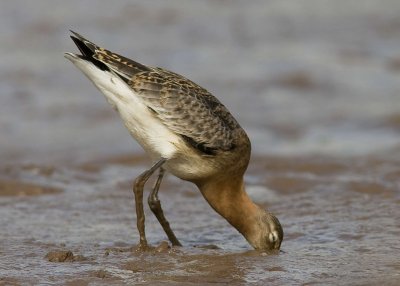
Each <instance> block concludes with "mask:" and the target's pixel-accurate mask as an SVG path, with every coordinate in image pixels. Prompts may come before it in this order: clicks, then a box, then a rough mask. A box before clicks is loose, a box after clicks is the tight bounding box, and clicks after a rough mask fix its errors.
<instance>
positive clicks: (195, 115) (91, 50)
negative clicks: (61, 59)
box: [73, 33, 242, 155]
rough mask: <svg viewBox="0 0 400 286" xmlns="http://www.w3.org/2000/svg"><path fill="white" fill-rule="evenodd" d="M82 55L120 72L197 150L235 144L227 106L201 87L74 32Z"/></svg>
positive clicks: (222, 148) (236, 129) (207, 151)
mask: <svg viewBox="0 0 400 286" xmlns="http://www.w3.org/2000/svg"><path fill="white" fill-rule="evenodd" d="M74 36H75V38H74V37H73V39H74V41H75V43H76V44H77V46H78V48H79V49H80V50H81V52H82V54H83V55H84V56H85V57H91V58H92V59H93V60H94V61H95V64H97V65H98V66H99V67H103V66H102V65H104V66H106V67H107V68H108V69H110V70H111V71H112V72H114V73H115V74H117V75H118V76H120V77H121V78H122V79H123V80H124V81H125V82H126V83H127V84H128V85H129V86H130V87H131V88H132V89H133V90H134V91H135V93H136V94H137V95H138V96H139V97H141V99H142V100H143V102H144V103H145V104H146V105H147V106H148V108H149V109H150V110H151V111H152V112H153V113H154V114H155V116H157V117H158V118H159V119H160V120H161V122H162V123H163V124H164V125H165V126H167V127H168V128H169V129H170V130H171V131H173V132H175V133H176V134H179V135H180V136H182V137H183V138H184V139H185V140H186V142H187V143H189V144H190V145H192V146H193V147H195V148H196V149H198V150H199V151H201V152H203V153H205V154H208V155H213V154H215V153H216V152H218V151H228V150H231V149H233V148H234V147H235V142H234V138H235V135H236V133H237V132H240V130H242V129H241V127H240V126H239V124H238V123H237V121H236V120H235V119H234V118H233V116H232V115H231V114H230V113H229V111H228V110H227V108H226V107H225V106H224V105H223V104H222V103H221V102H220V101H219V100H218V99H216V98H215V97H214V96H213V95H212V94H211V93H209V92H208V91H207V90H205V89H204V88H202V87H200V86H199V85H197V84H195V83H194V82H192V81H191V80H189V79H187V78H185V77H183V76H181V75H179V74H176V73H174V72H171V71H168V70H165V69H162V68H152V67H148V66H145V65H142V64H140V63H137V62H135V61H133V60H130V59H128V58H125V57H123V56H120V55H118V54H115V53H113V52H110V51H108V50H105V49H103V48H100V47H98V46H96V45H95V44H93V43H92V42H90V41H88V40H86V39H85V38H83V37H82V36H80V35H79V34H77V33H74Z"/></svg>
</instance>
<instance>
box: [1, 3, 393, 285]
mask: <svg viewBox="0 0 400 286" xmlns="http://www.w3.org/2000/svg"><path fill="white" fill-rule="evenodd" d="M49 7H51V9H50V8H49ZM86 7H91V9H86ZM399 15H400V2H399V1H398V0H381V1H375V0H364V1H362V5H361V4H360V1H358V0H337V1H321V0H296V1H261V0H255V1H251V2H250V1H249V2H248V3H247V4H246V5H243V4H242V3H241V2H240V1H214V0H209V1H191V2H188V1H186V2H182V1H180V0H171V1H161V0H160V1H158V0H154V1H140V2H139V1H134V2H132V1H130V0H121V1H118V2H116V1H114V2H112V1H108V2H107V1H102V2H101V5H99V2H98V1H95V0H87V1H84V2H82V1H76V0H73V1H61V0H37V1H24V0H14V1H2V2H1V4H0V38H1V44H0V53H1V54H2V55H5V56H4V57H2V61H1V64H0V285H32V284H34V285H37V284H41V285H43V284H46V285H125V284H136V285H190V284H193V285H195V284H199V285H207V284H213V285H215V284H217V285H313V284H315V285H338V284H340V285H377V284H378V285H398V281H399V280H400V259H399V255H398V253H399V250H400V243H399V236H400V228H399V221H400V211H399V209H400V208H399V207H400V100H399V94H400V80H399V76H400V49H399V47H400V22H399ZM69 29H72V30H76V31H77V32H79V33H81V34H82V35H84V36H86V37H88V38H89V39H91V40H93V41H95V42H96V43H98V44H100V45H103V46H105V47H106V48H109V49H112V50H113V51H115V52H118V53H121V54H123V55H126V56H128V57H130V58H132V59H135V60H138V61H140V62H143V63H145V64H148V65H153V66H161V67H164V68H167V69H171V70H173V71H175V72H178V73H181V74H184V75H186V76H187V77H189V78H190V79H192V80H194V81H195V82H197V83H199V84H201V85H202V86H204V87H205V88H207V89H208V90H210V91H211V92H212V93H213V94H214V95H216V96H217V97H218V98H219V99H220V100H221V101H222V102H223V103H224V104H225V105H226V106H227V107H228V108H229V109H230V110H231V111H232V113H233V114H234V116H235V117H236V118H237V119H238V121H239V122H240V124H241V125H242V126H243V127H244V129H245V130H246V131H247V132H248V135H249V137H250V139H251V141H252V161H251V163H250V166H249V169H248V172H247V174H246V177H245V180H246V183H247V186H248V188H247V191H248V192H249V194H250V195H251V196H252V197H253V198H254V200H255V201H256V202H258V203H259V204H261V205H263V206H264V207H266V208H268V209H270V210H271V211H272V212H274V213H276V214H277V216H278V217H279V219H280V221H281V223H282V225H283V228H284V232H285V238H284V242H283V244H282V251H281V252H280V253H279V254H267V255H266V254H262V253H258V252H255V251H252V250H251V248H250V247H249V245H248V244H247V242H246V241H245V240H244V239H243V237H242V236H241V235H239V234H238V233H237V232H236V230H234V229H233V228H232V227H231V226H229V225H228V223H227V222H226V221H224V220H223V219H222V218H220V217H219V216H218V215H217V214H216V213H215V212H214V211H213V210H212V209H211V208H210V206H209V205H208V204H207V203H206V202H205V201H204V199H203V198H202V197H201V195H200V193H199V192H198V191H197V190H196V189H195V187H194V186H193V185H191V184H189V183H185V182H182V181H180V180H178V179H176V178H174V177H173V176H168V177H167V178H166V179H165V180H164V181H163V184H162V187H161V188H162V190H161V193H160V197H161V201H162V204H163V208H164V210H165V213H166V216H167V218H168V219H169V220H170V222H171V225H172V227H173V229H174V230H175V232H176V234H177V236H178V238H179V239H180V240H181V242H182V243H183V245H184V246H183V247H181V248H170V247H169V246H168V244H166V243H165V240H166V236H165V234H164V233H163V231H162V229H161V227H160V226H159V225H158V222H157V221H156V219H155V218H154V217H153V215H152V213H151V212H150V211H149V210H148V208H146V219H147V221H146V222H147V223H146V230H147V234H148V239H149V241H150V243H151V244H152V245H153V246H154V247H155V248H154V250H152V251H150V252H147V253H138V252H136V251H135V245H136V243H137V241H138V234H137V230H136V222H135V211H134V202H133V194H132V190H131V188H132V181H133V179H134V178H135V177H136V176H137V175H138V174H139V173H140V172H142V171H143V170H144V169H145V168H147V167H149V166H150V165H151V163H150V162H149V160H148V158H147V157H145V155H144V154H143V151H142V150H141V148H140V147H139V146H138V145H137V144H136V143H134V141H133V140H132V138H130V136H129V134H128V132H127V131H126V130H125V129H124V126H123V124H122V123H121V121H120V119H119V117H118V115H117V114H116V113H115V112H114V111H113V110H112V109H111V108H110V106H109V105H108V104H107V103H106V102H105V100H104V98H102V96H101V94H100V93H99V92H98V91H97V90H96V89H95V88H93V86H92V85H91V84H90V83H89V82H88V81H87V79H86V78H85V77H84V76H83V75H82V74H80V73H79V71H78V70H76V68H74V67H73V66H72V65H71V64H70V63H69V62H68V61H66V60H65V59H64V58H63V52H66V51H74V50H76V48H75V47H74V45H73V43H72V41H71V40H70V39H69V38H68V37H69V32H68V30H69Z"/></svg>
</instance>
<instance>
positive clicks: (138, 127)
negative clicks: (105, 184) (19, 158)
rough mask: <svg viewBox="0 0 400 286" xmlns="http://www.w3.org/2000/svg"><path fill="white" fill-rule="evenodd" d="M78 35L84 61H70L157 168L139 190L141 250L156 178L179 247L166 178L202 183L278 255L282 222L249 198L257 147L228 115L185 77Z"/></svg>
mask: <svg viewBox="0 0 400 286" xmlns="http://www.w3.org/2000/svg"><path fill="white" fill-rule="evenodd" d="M72 33H73V36H71V37H72V39H73V40H74V42H75V44H76V45H77V46H78V48H79V50H80V51H81V53H82V54H81V55H74V54H71V53H67V54H66V57H67V58H68V59H69V60H71V61H72V62H73V63H74V64H75V65H76V66H77V67H78V68H79V69H80V70H82V71H83V72H84V73H85V75H86V76H88V78H89V79H90V80H92V82H93V83H94V84H95V86H97V87H98V88H99V89H100V91H102V92H103V93H104V95H105V96H106V98H107V100H108V101H109V102H110V104H111V105H112V106H113V107H114V108H115V109H117V110H118V111H119V113H120V115H121V117H122V119H123V121H124V123H125V125H126V127H127V128H128V130H129V131H130V133H131V134H132V136H133V137H134V138H135V139H136V140H137V141H138V142H139V144H141V145H142V147H143V148H144V149H145V150H146V152H147V153H148V154H149V155H150V156H151V157H152V159H153V160H154V161H156V163H155V164H154V166H153V167H152V168H151V169H149V170H148V171H146V172H144V173H143V174H142V175H141V176H139V178H137V179H136V181H135V184H134V193H135V201H136V213H137V222H138V230H139V233H140V246H141V247H142V248H146V247H147V240H146V236H145V231H144V213H143V203H142V201H143V186H144V184H145V182H146V181H147V179H148V178H149V177H150V176H151V175H152V174H153V173H154V172H155V171H156V170H160V175H159V177H158V180H157V184H156V186H155V188H154V189H153V191H152V192H151V194H150V197H149V205H150V208H151V209H152V211H153V212H154V214H155V215H156V217H157V219H158V220H159V221H160V223H161V225H162V227H163V228H164V230H165V232H166V234H167V236H168V238H169V239H170V241H171V242H172V244H174V245H180V243H179V241H178V240H177V238H176V237H175V235H174V233H173V231H172V230H171V228H170V226H169V223H168V221H167V220H166V219H165V217H164V214H163V212H162V209H161V205H160V202H159V200H158V196H157V194H158V189H159V184H160V182H161V180H162V177H163V174H164V170H166V171H169V172H171V173H172V174H174V175H175V176H177V177H179V178H181V179H184V180H188V181H191V182H193V183H195V184H196V185H197V186H198V187H199V189H200V191H201V193H202V194H203V196H204V197H205V199H206V200H207V201H208V203H209V204H210V205H211V206H212V207H213V208H214V209H215V210H216V211H217V212H218V213H219V214H221V215H222V216H223V217H224V218H225V219H227V220H228V222H229V223H231V224H232V225H233V226H234V227H235V228H236V229H237V230H238V231H239V232H241V233H242V234H243V235H244V236H245V238H246V239H247V240H248V241H249V243H250V244H251V245H252V246H253V247H254V248H256V249H279V247H280V244H281V241H282V239H283V232H282V227H281V226H280V223H279V221H278V220H277V219H276V217H274V216H273V215H272V214H270V213H269V212H266V211H265V210H263V209H261V208H260V207H259V206H257V205H256V204H254V203H253V202H252V201H251V200H250V198H249V197H248V196H247V194H246V192H245V188H244V183H243V175H244V172H245V171H246V169H247V165H248V162H249V158H250V149H251V147H250V141H249V139H248V137H247V135H246V133H245V131H244V130H243V129H242V128H241V127H240V125H239V124H238V123H237V121H236V120H235V118H234V117H233V116H232V115H231V114H230V112H229V111H228V110H227V108H226V107H225V106H224V105H223V104H222V103H221V102H220V101H219V100H218V99H216V98H215V97H214V96H213V95H212V94H211V93H209V92H208V91H207V90H205V89H204V88H202V87H200V86H199V85H197V84H195V83H194V82H192V81H191V80H189V79H187V78H185V77H183V76H181V75H179V74H176V73H174V72H171V71H168V70H165V69H162V68H157V67H149V66H145V65H143V64H140V63H137V62H135V61H133V60H130V59H128V58H125V57H123V56H120V55H118V54H115V53H113V52H110V51H108V50H105V49H103V48H100V47H98V46H97V45H95V44H93V43H92V42H90V41H88V40H86V39H85V38H83V37H82V36H80V35H79V34H77V33H74V32H72Z"/></svg>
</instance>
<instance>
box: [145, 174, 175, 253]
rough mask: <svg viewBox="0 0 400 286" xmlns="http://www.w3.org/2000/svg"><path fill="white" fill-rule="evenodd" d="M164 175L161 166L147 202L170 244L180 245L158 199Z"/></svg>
mask: <svg viewBox="0 0 400 286" xmlns="http://www.w3.org/2000/svg"><path fill="white" fill-rule="evenodd" d="M163 176H164V169H163V168H162V167H161V168H160V171H159V173H158V178H157V181H156V183H155V184H154V187H153V190H152V191H151V193H150V195H149V197H148V202H149V206H150V209H151V211H152V212H153V213H154V215H155V216H156V218H157V219H158V221H159V222H160V224H161V226H162V228H163V229H164V231H165V233H166V234H167V236H168V239H169V241H171V243H172V245H175V246H182V244H181V243H180V242H179V240H178V239H177V238H176V236H175V234H174V232H173V231H172V229H171V227H170V225H169V222H168V221H167V219H166V218H165V216H164V212H163V210H162V208H161V203H160V200H159V199H158V190H159V189H160V184H161V181H162V179H163Z"/></svg>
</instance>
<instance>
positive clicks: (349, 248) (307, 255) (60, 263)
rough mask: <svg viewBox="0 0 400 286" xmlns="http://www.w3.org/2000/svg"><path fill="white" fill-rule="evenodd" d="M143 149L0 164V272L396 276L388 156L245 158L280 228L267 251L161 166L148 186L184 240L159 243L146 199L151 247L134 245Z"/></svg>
mask: <svg viewBox="0 0 400 286" xmlns="http://www.w3.org/2000/svg"><path fill="white" fill-rule="evenodd" d="M121 159H122V160H121ZM145 161H146V160H145V158H144V157H143V158H142V157H137V156H134V157H133V156H124V157H115V158H109V159H104V160H101V161H99V162H90V163H87V164H85V165H83V166H82V165H78V166H70V167H63V168H60V167H48V166H20V165H16V166H8V167H7V168H3V169H2V170H1V172H0V177H10V176H11V177H12V178H13V180H14V182H20V184H16V183H13V184H9V185H8V188H6V189H5V190H6V191H3V190H4V189H3V188H2V189H1V191H0V204H1V208H0V216H1V218H2V219H1V222H0V229H2V230H3V231H2V233H1V236H2V239H1V241H2V243H1V248H0V253H1V257H2V259H1V262H0V266H1V267H0V277H1V280H0V283H2V285H12V284H13V283H14V284H15V285H20V284H45V283H50V284H57V285H60V284H63V285H88V284H89V283H95V284H96V285H97V284H99V285H119V284H129V283H135V284H137V285H161V284H162V285H191V284H193V285H195V284H201V285H207V284H216V283H217V284H226V285H250V284H252V283H256V284H257V285H264V284H265V283H267V284H269V285H288V284H292V285H293V284H297V285H311V284H324V285H329V284H332V285H335V284H337V283H338V281H340V280H341V279H345V281H346V282H345V283H344V284H348V285H350V284H351V285H373V284H377V283H382V281H383V282H384V285H396V283H397V282H398V279H399V273H400V261H399V258H398V255H397V253H398V251H399V249H400V243H399V240H398V237H399V235H400V229H399V226H398V217H399V209H398V206H399V203H400V196H399V182H400V173H399V168H398V166H399V163H400V161H396V160H382V159H379V158H368V159H365V158H353V159H343V158H341V159H338V158H328V157H300V158H289V157H256V158H253V160H252V164H251V167H250V169H249V172H248V174H247V176H246V182H247V185H248V192H249V193H250V195H251V196H252V197H253V199H254V200H256V201H257V202H258V203H260V204H261V205H263V206H264V207H266V208H269V209H270V210H271V211H273V212H275V213H276V214H277V215H278V217H279V218H280V220H281V223H282V225H283V227H284V231H285V239H284V242H283V244H282V249H281V252H280V253H279V254H276V253H275V254H263V253H259V252H256V251H253V250H251V248H250V247H249V246H248V244H247V243H246V241H244V239H243V238H242V236H241V235H240V234H239V233H237V232H236V231H235V230H234V229H233V228H232V227H230V226H229V225H228V224H227V223H226V222H225V221H224V220H223V219H222V218H221V217H219V216H218V215H217V214H216V213H215V212H214V211H213V210H212V209H211V208H210V207H209V206H208V205H207V204H206V203H205V201H204V199H203V198H202V196H201V194H200V193H199V192H198V191H197V190H196V189H195V186H194V185H191V184H189V183H182V182H181V181H179V180H178V179H176V178H174V177H172V176H169V177H167V179H166V180H165V181H164V182H163V185H162V191H161V193H160V197H161V201H162V203H163V207H164V210H165V213H166V216H167V218H168V219H169V220H170V222H171V225H172V227H173V229H174V230H175V231H176V234H177V236H178V237H179V238H180V240H181V242H182V243H183V245H184V246H183V247H178V248H175V247H173V248H171V247H170V246H169V245H168V244H167V243H166V242H165V240H166V236H165V234H164V233H163V231H162V229H161V227H160V226H159V225H158V223H157V222H156V220H155V219H154V217H153V215H152V214H151V213H150V212H149V210H148V208H147V209H146V215H147V217H146V218H147V221H146V226H147V234H148V239H149V241H150V243H151V244H152V245H153V246H154V247H155V249H153V250H152V251H149V252H146V253H140V252H137V251H135V245H136V243H137V241H138V234H137V230H136V228H135V215H134V205H133V193H132V191H131V185H132V179H133V178H134V177H135V176H136V175H138V174H139V172H140V171H141V170H143V169H144V168H146V166H148V164H145V163H144V162H145ZM48 170H51V172H49V171H48ZM21 186H22V187H21ZM28 186H31V187H30V188H29V187H28ZM39 186H40V187H39ZM21 188H22V189H23V190H24V191H23V193H21ZM38 188H40V189H57V190H61V191H57V192H50V193H49V192H38V191H36V190H37V189H38ZM29 189H31V191H29ZM11 190H13V194H14V195H13V196H10V194H11Z"/></svg>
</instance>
